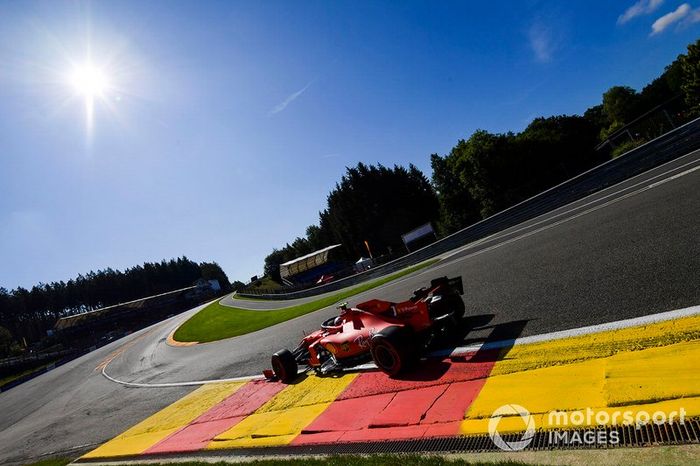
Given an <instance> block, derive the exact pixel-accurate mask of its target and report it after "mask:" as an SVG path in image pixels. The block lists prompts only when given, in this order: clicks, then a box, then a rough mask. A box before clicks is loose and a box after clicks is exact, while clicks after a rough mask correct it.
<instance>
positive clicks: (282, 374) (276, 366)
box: [272, 358, 286, 379]
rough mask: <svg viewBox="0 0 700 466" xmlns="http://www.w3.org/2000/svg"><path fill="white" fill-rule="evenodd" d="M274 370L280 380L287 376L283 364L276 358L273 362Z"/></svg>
mask: <svg viewBox="0 0 700 466" xmlns="http://www.w3.org/2000/svg"><path fill="white" fill-rule="evenodd" d="M272 370H273V371H274V373H275V375H277V377H278V378H279V379H284V378H285V376H286V374H285V372H284V366H283V365H282V362H280V360H279V359H278V358H274V359H273V360H272Z"/></svg>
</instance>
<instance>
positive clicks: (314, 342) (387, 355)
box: [272, 277, 464, 383]
mask: <svg viewBox="0 0 700 466" xmlns="http://www.w3.org/2000/svg"><path fill="white" fill-rule="evenodd" d="M462 294H464V288H463V286H462V277H456V278H447V277H441V278H437V279H435V280H432V281H431V282H430V286H429V287H424V288H421V289H419V290H416V291H414V293H413V297H411V299H409V300H408V301H404V302H401V303H392V302H388V301H381V300H378V299H373V300H371V301H366V302H364V303H361V304H358V305H357V307H354V308H348V307H347V305H345V304H344V305H341V306H340V308H339V309H340V315H339V316H337V317H332V318H330V319H328V320H326V321H325V322H323V324H321V328H320V329H319V330H316V331H315V332H313V333H311V334H310V335H308V336H306V337H304V339H302V340H301V343H300V344H299V346H298V347H297V348H296V349H295V350H294V351H289V350H287V349H284V350H281V351H278V352H276V353H275V354H273V355H272V371H273V372H274V375H275V376H276V377H277V378H278V379H280V380H281V381H282V382H285V383H288V382H291V381H293V380H294V379H295V378H296V377H297V372H298V366H299V365H303V366H308V367H310V368H312V369H314V370H315V371H316V373H318V374H328V373H331V372H336V371H338V370H342V369H343V368H349V367H354V366H357V365H359V364H362V363H365V362H368V361H370V360H373V361H374V363H375V364H376V365H377V367H378V368H379V369H381V370H382V371H384V372H386V373H387V374H389V375H390V376H394V375H397V374H399V373H400V372H402V371H403V370H404V369H406V368H407V367H409V366H411V364H412V363H413V362H415V361H416V360H417V359H418V358H419V357H420V355H421V353H422V352H423V351H424V350H425V349H426V348H427V347H428V346H430V345H431V343H433V342H434V341H435V340H436V339H437V338H439V337H440V336H445V335H450V334H451V333H453V332H455V331H456V329H457V328H458V324H459V322H460V320H461V319H462V317H463V316H464V302H463V301H462V298H461V296H460V295H462Z"/></svg>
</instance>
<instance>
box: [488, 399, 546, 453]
mask: <svg viewBox="0 0 700 466" xmlns="http://www.w3.org/2000/svg"><path fill="white" fill-rule="evenodd" d="M504 416H508V417H511V416H520V418H521V419H522V420H523V421H524V423H525V431H524V432H523V434H522V437H521V438H520V440H513V441H510V442H507V441H505V440H503V437H501V434H500V433H499V432H498V424H499V423H500V422H501V418H503V417H504ZM489 437H491V440H492V441H493V443H494V444H495V445H496V446H497V447H498V448H500V449H501V450H504V451H520V450H523V449H525V448H526V447H527V446H528V445H530V442H532V440H533V439H534V438H535V419H534V418H533V417H532V416H531V415H530V412H529V411H528V410H527V409H525V408H523V407H522V406H520V405H516V404H509V405H503V406H501V407H500V408H498V409H497V410H496V411H494V412H493V414H492V415H491V419H489Z"/></svg>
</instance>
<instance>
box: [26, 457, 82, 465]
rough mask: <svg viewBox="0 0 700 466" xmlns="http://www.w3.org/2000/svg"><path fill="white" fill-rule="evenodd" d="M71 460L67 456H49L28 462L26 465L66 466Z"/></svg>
mask: <svg viewBox="0 0 700 466" xmlns="http://www.w3.org/2000/svg"><path fill="white" fill-rule="evenodd" d="M71 461H72V460H70V459H68V458H51V459H48V460H42V461H37V462H36V463H29V464H27V465H26V466H66V465H67V464H68V463H70V462H71Z"/></svg>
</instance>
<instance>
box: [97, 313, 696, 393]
mask: <svg viewBox="0 0 700 466" xmlns="http://www.w3.org/2000/svg"><path fill="white" fill-rule="evenodd" d="M699 314H700V306H691V307H686V308H684V309H678V310H674V311H667V312H661V313H658V314H651V315H647V316H642V317H635V318H633V319H625V320H618V321H615V322H608V323H605V324H598V325H590V326H587V327H579V328H574V329H569V330H561V331H558V332H550V333H543V334H541V335H532V336H529V337H522V338H516V339H515V340H502V341H494V342H488V343H484V344H481V345H470V346H460V347H457V348H454V349H451V350H443V351H433V352H431V353H429V354H428V355H427V356H428V357H447V356H450V357H458V356H462V355H466V354H470V353H474V352H476V351H479V350H490V349H498V348H506V347H512V346H521V345H527V344H532V343H541V342H543V341H552V340H562V339H564V338H571V337H577V336H582V335H590V334H592V333H600V332H607V331H611V330H621V329H625V328H630V327H640V326H643V325H649V324H654V323H658V322H666V321H669V320H674V319H681V318H683V317H692V316H695V315H699ZM108 365H109V364H107V365H105V366H104V367H103V368H102V375H103V376H105V377H106V378H107V379H108V380H110V381H112V382H114V383H118V384H120V385H124V386H125V387H134V388H172V387H189V386H196V385H206V384H212V383H226V382H246V381H249V380H262V379H264V377H263V376H262V375H248V376H241V377H232V378H227V379H213V380H196V381H190V382H169V383H137V382H125V381H123V380H119V379H116V378H114V377H112V376H110V375H109V374H107V366H108ZM376 369H377V366H375V365H374V363H367V364H362V365H360V366H356V367H353V368H351V369H350V370H351V371H352V372H357V371H368V370H376Z"/></svg>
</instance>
